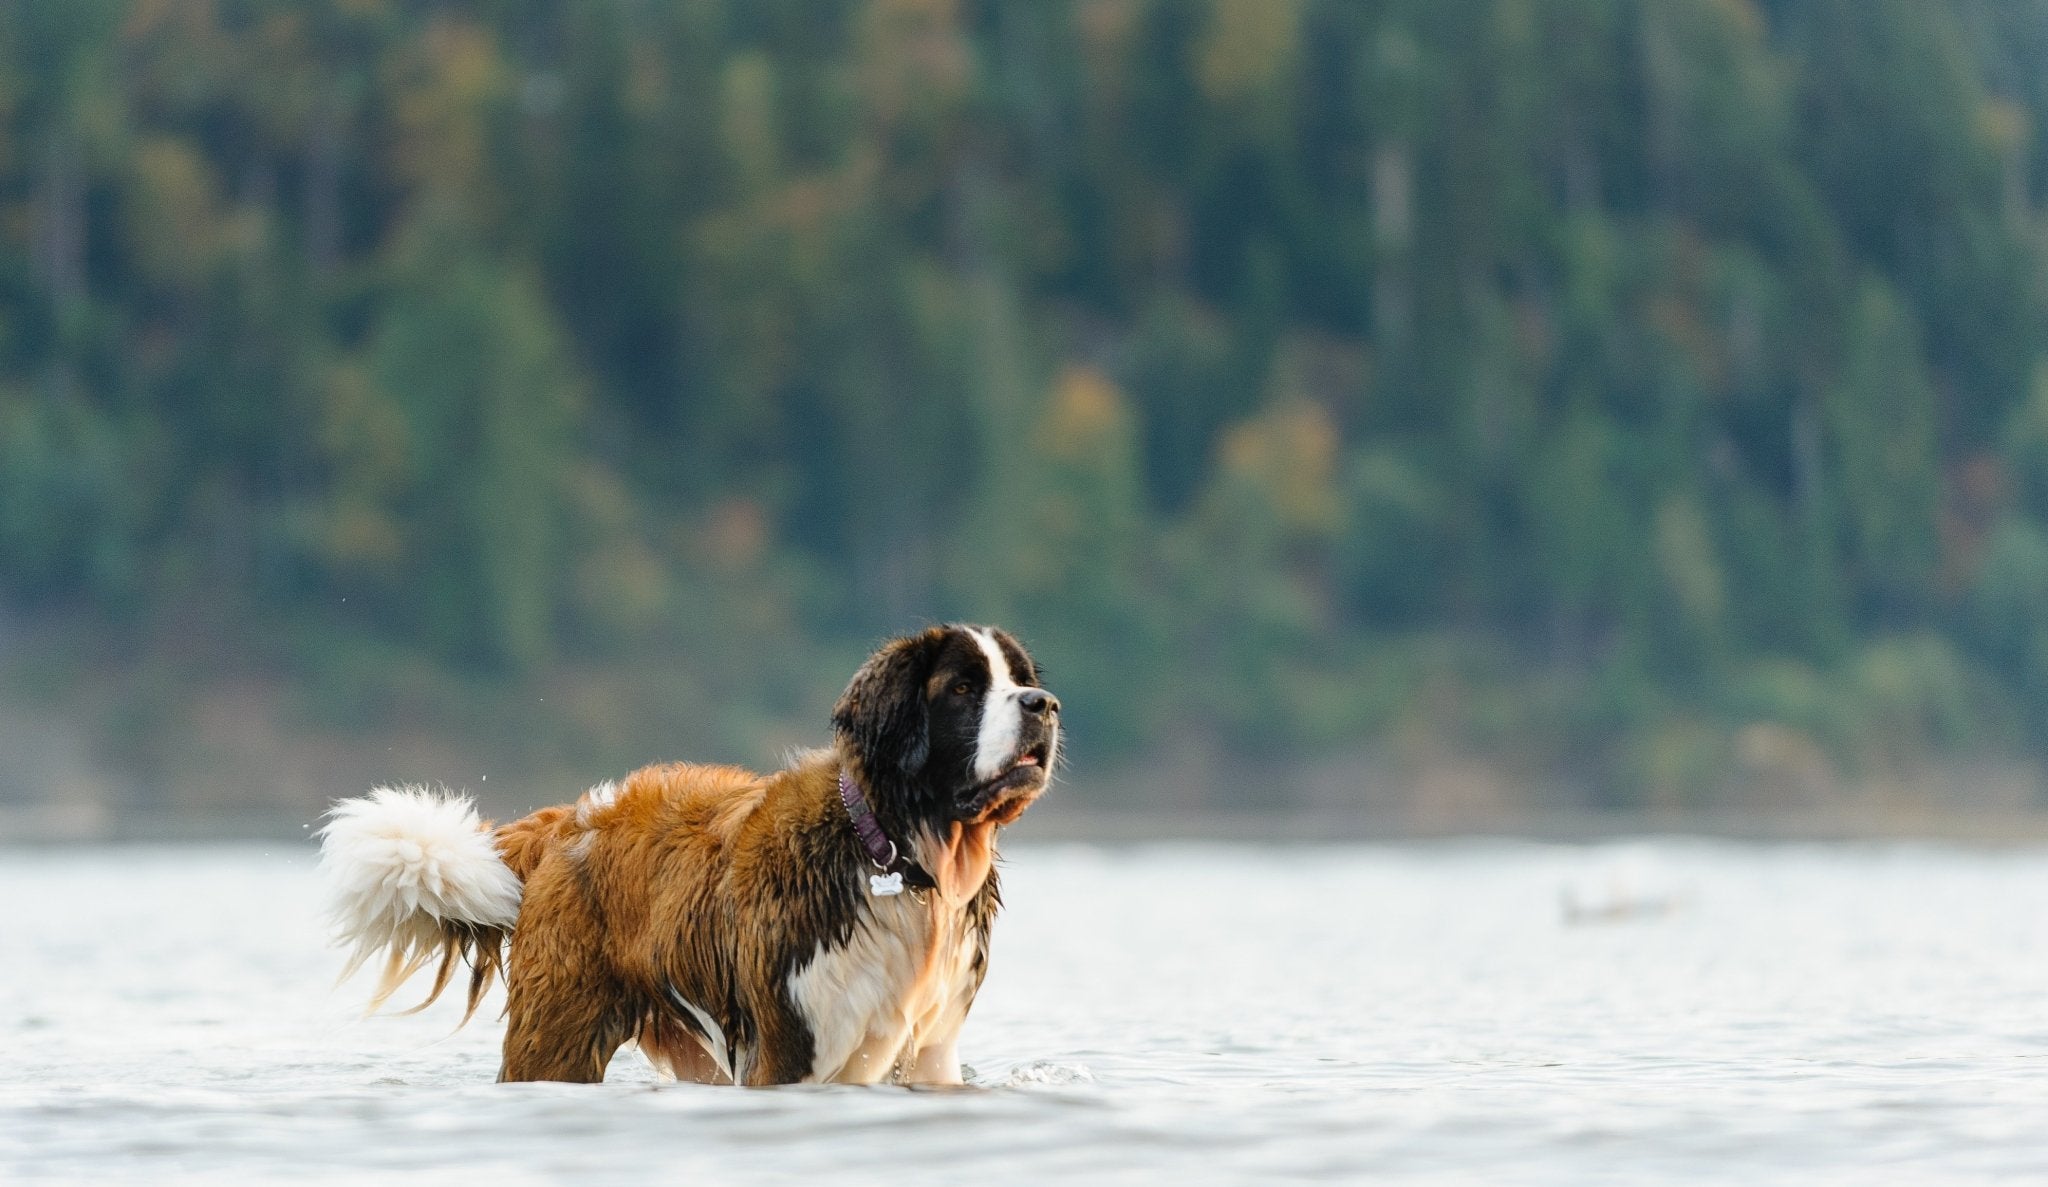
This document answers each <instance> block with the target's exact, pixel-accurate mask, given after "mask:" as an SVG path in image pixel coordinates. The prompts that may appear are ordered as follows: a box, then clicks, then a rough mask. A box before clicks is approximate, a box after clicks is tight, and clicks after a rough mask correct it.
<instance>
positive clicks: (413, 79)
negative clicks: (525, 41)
mask: <svg viewBox="0 0 2048 1187" xmlns="http://www.w3.org/2000/svg"><path fill="white" fill-rule="evenodd" d="M402 75H403V76H402V77H401V78H399V79H398V80H396V82H395V85H394V87H393V89H394V90H396V91H397V97H396V99H395V100H394V101H393V105H394V107H395V108H396V110H397V114H398V122H399V125H400V129H401V134H400V139H399V142H398V145H397V147H396V150H395V153H394V155H395V157H396V158H397V164H398V166H399V168H400V169H401V171H403V172H404V173H405V174H407V175H408V176H409V177H410V178H411V179H412V180H414V181H416V182H420V183H423V184H427V185H430V186H437V187H441V188H444V189H454V190H457V191H462V190H472V191H473V190H474V189H475V188H476V187H480V186H481V185H482V183H483V181H484V175H485V172H486V167H487V161H488V158H489V154H490V152H491V145H490V143H489V135H488V133H489V124H488V114H489V110H490V108H491V106H492V105H493V104H494V103H496V102H498V101H499V100H501V99H503V98H504V97H505V95H506V94H507V93H508V92H509V88H510V74H509V72H508V71H507V70H506V68H505V64H504V61H503V60H502V59H501V58H500V57H499V56H498V50H497V43H496V42H495V41H493V40H492V38H491V35H490V34H489V33H488V32H486V31H485V30H483V29H480V28H477V27H476V26H474V25H469V24H463V23H461V22H457V21H440V22H437V23H436V24H435V25H434V26H433V27H432V28H431V29H429V30H428V32H427V36H426V37H425V38H424V39H423V40H422V41H421V43H420V45H419V46H418V47H417V54H416V56H414V57H413V58H412V60H411V61H410V62H409V63H407V66H406V68H405V69H404V70H403V71H402Z"/></svg>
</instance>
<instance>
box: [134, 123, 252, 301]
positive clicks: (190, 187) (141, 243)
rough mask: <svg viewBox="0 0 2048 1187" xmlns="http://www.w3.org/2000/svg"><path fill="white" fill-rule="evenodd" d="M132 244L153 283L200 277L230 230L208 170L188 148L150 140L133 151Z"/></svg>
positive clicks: (173, 142)
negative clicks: (154, 278) (133, 219)
mask: <svg viewBox="0 0 2048 1187" xmlns="http://www.w3.org/2000/svg"><path fill="white" fill-rule="evenodd" d="M134 169H135V190H134V195H135V201H134V207H133V208H134V211H135V221H136V224H137V225H136V227H135V242H136V247H137V249H138V252H139V254H140V255H141V257H142V263H143V266H144V267H145V268H146V269H148V271H149V272H150V273H151V274H152V275H154V276H155V277H156V278H157V279H159V280H164V281H170V282H173V283H180V284H191V283H195V282H197V281H199V280H201V279H203V278H204V276H205V274H206V273H207V271H208V270H209V269H210V267H211V266H212V264H213V263H214V261H215V260H216V258H217V257H218V255H219V252H220V249H221V247H222V246H223V242H224V240H225V239H226V238H227V232H228V231H229V229H230V226H229V224H228V222H227V221H226V220H225V218H224V214H223V212H222V210H221V207H220V186H219V184H218V182H217V181H216V180H215V179H214V176H213V171H212V170H211V169H209V168H208V167H207V164H206V162H205V161H203V160H201V159H200V158H199V156H198V155H197V154H196V153H194V152H193V151H192V149H191V148H190V147H189V146H188V145H186V144H184V143H182V142H180V141H176V140H171V139H168V138H156V139H152V140H148V141H145V142H144V143H143V144H142V145H141V146H140V147H139V148H137V149H136V150H135V157H134Z"/></svg>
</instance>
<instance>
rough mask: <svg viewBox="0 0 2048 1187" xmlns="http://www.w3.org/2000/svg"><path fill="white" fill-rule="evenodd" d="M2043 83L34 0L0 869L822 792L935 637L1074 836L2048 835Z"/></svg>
mask: <svg viewBox="0 0 2048 1187" xmlns="http://www.w3.org/2000/svg"><path fill="white" fill-rule="evenodd" d="M2044 63H2048V0H1942V2H1939V3H1937V2H1933V0H1457V2H1452V0H1033V2H1031V3H1007V4H1006V3H998V2H996V0H467V2H464V0H442V2H427V0H411V2H408V0H62V2H61V3H59V2H43V3H16V4H4V5H0V837H15V838H20V837H31V838H32V837H59V836H76V837H107V836H112V837H122V836H159V835H167V834H173V833H181V832H182V833H183V834H185V835H194V834H207V833H212V834H222V833H243V834H248V833H258V832H266V831H269V832H283V831H292V832H296V830H297V829H298V827H299V826H300V825H301V824H302V823H304V822H305V821H308V820H311V819H312V818H313V817H314V815H315V814H316V813H317V812H318V811H319V810H320V809H321V808H322V807H323V806H324V805H325V803H326V802H327V801H328V800H329V799H331V798H334V797H337V796H341V795H346V794H351V793H355V792H358V791H360V790H361V789H363V788H365V787H367V786H368V785H369V784H371V783H372V782H378V781H389V780H400V779H405V780H419V781H435V782H441V783H446V784H448V785H449V786H452V787H457V788H463V789H467V790H469V791H472V792H475V793H478V794H479V795H480V796H481V797H482V798H483V799H484V801H485V804H486V807H487V808H489V809H490V810H492V811H493V812H496V813H499V814H505V813H513V812H518V811H523V810H525V809H526V808H528V807H531V806H534V805H537V804H543V803H551V802H557V801H560V800H563V799H566V798H569V797H571V796H573V795H574V794H576V793H577V792H578V791H579V790H580V789H582V788H583V787H585V786H588V785H589V784H590V783H592V782H594V781H596V780H598V779H600V778H603V777H606V776H610V775H615V774H618V773H620V772H622V771H623V770H626V769H628V768H630V767H632V766H635V765H638V764H640V763H642V762H645V761H649V760H653V759H662V758H692V759H704V760H719V761H733V762H741V763H746V764H750V765H772V764H775V763H778V762H779V761H780V760H781V756H782V754H783V752H784V750H785V749H786V748H787V747H789V746H792V745H800V744H815V743H819V742H822V741H824V740H825V738H826V736H827V727H826V721H825V717H826V713H827V710H828V707H829V705H830V703H831V700H832V698H833V697H834V695H835V694H836V693H837V691H838V690H839V688H840V687H841V686H842V685H843V684H844V682H845V680H846V678H847V677H848V676H849V675H850V674H851V672H852V670H853V667H854V666H855V665H856V664H857V663H858V662H859V660H860V659H861V658H862V657H863V656H864V655H865V654H866V652H867V651H868V649H869V648H870V647H871V646H873V645H874V644H875V643H876V642H877V641H878V640H880V639H881V638H883V637H885V636H887V635H890V634H894V633H900V632H903V631H906V630H911V629H915V628H917V627H919V626H921V625H923V624H925V623H927V622H929V621H933V620H942V619H949V618H966V619H972V620H982V621H993V622H998V623H1002V624H1005V625H1007V626H1010V627H1011V628H1013V629H1015V630H1016V631H1018V632H1019V633H1020V634H1021V635H1022V636H1023V637H1024V638H1025V640H1026V641H1027V642H1028V643H1029V644H1030V645H1031V646H1032V647H1033V649H1034V650H1035V651H1036V652H1037V654H1038V655H1039V656H1040V658H1041V659H1042V660H1043V661H1044V664H1045V666H1046V668H1047V669H1048V673H1049V676H1048V679H1049V683H1051V684H1052V685H1053V686H1054V687H1055V688H1056V689H1057V690H1058V691H1059V692H1060V693H1061V695H1062V697H1063V698H1064V700H1065V702H1066V704H1067V706H1068V708H1069V727H1070V752H1071V756H1072V766H1071V768H1070V781H1069V783H1068V786H1067V787H1066V788H1065V789H1064V790H1063V791H1062V792H1061V794H1060V795H1059V796H1058V797H1057V798H1056V799H1055V800H1053V801H1048V803H1047V805H1046V806H1044V807H1043V808H1041V809H1040V810H1039V812H1037V813H1034V818H1036V817H1039V816H1040V815H1041V814H1048V813H1049V814H1051V815H1052V817H1053V818H1054V820H1055V821H1057V820H1058V819H1059V818H1060V816H1061V814H1063V813H1064V814H1066V818H1067V819H1068V820H1070V821H1082V820H1084V819H1093V818H1089V817H1087V814H1088V813H1095V814H1097V818H1100V819H1102V820H1109V819H1119V820H1123V821H1125V822H1126V823H1127V824H1128V826H1129V827H1131V828H1135V829H1137V830H1140V831H1143V830H1145V829H1159V830H1166V831H1171V830H1174V829H1180V828H1191V827H1195V826H1194V824H1193V823H1191V822H1198V821H1201V820H1205V819H1208V820H1220V821H1227V822H1242V821H1244V820H1246V819H1249V818H1252V817H1254V816H1256V817H1259V818H1263V819H1266V820H1283V821H1296V822H1301V821H1309V822H1313V823H1312V827H1313V828H1314V829H1317V830H1329V831H1341V830H1343V829H1346V828H1355V829H1358V830H1360V831H1361V832H1364V833H1368V834H1369V833H1372V832H1374V831H1385V832H1401V831H1410V832H1412V831H1429V830H1459V829H1519V828H1540V827H1543V822H1545V821H1560V820H1564V821H1572V820H1580V821H1583V820H1588V819H1629V820H1640V821H1649V822H1653V823H1656V822H1661V823H1665V824H1673V823H1676V824H1685V825H1695V826H1705V827H1726V828H1738V829H1740V828H1756V829H1762V830H1769V829H1771V828H1774V827H1779V826H1781V825H1782V826H1785V827H1795V826H1796V827H1806V828H1812V827H1828V828H1836V827H1839V828H1845V829H1887V830H1908V831H1910V830H1923V829H1924V830H1930V831H1939V830H1944V829H1949V828H1953V827H1956V822H1958V821H1977V822H1992V823H1990V824H1989V825H1987V826H1986V827H1990V828H1993V829H1996V830H2004V829H2009V828H2024V827H2028V824H2027V822H2029V821H2032V820H2034V819H2036V817H2035V815H2034V814H2035V813H2036V812H2038V811H2040V810H2041V809H2042V808H2043V807H2044V806H2048V784H2044V779H2043V771H2042V765H2041V761H2042V758H2043V755H2044V748H2048V318H2044V314H2048V292H2044V284H2043V280H2044V264H2048V248H2044V230H2048V70H2044V69H2043V68H2042V66H2043V64H2044ZM1130 822H1135V823H1130ZM1774 822H1775V823H1774ZM1785 822H1804V823H1799V824H1796V825H1788V824H1786V823H1785ZM1815 822H1822V823H1821V824H1819V825H1816V824H1815ZM1236 826H1237V824H1236V823H1233V824H1230V825H1228V826H1227V827H1236ZM1027 827H1029V824H1028V822H1027Z"/></svg>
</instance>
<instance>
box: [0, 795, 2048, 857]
mask: <svg viewBox="0 0 2048 1187" xmlns="http://www.w3.org/2000/svg"><path fill="white" fill-rule="evenodd" d="M318 827H319V821H318V820H315V819H300V818H298V817H295V816H287V815H283V814H275V813H258V812H242V813H235V814H233V815H225V816H217V815H183V814H176V815H169V814H155V813H151V814H117V813H107V812H103V811H99V810H83V809H74V808H64V807H58V806H54V805H32V806H25V807H8V808H4V809H0V848H17V849H19V848H32V847H41V846H66V845H147V844H156V843H163V844H194V845H197V844H208V843H260V842H281V841H291V842H295V843H304V844H305V845H307V847H308V849H310V847H311V840H310V838H311V836H312V833H313V830H314V829H316V828H318ZM1648 837H1697V838H1704V839H1712V840H1729V841H1756V842H1776V843H1826V842H1884V841H1900V842H1911V841H1928V842H1940V843H1953V844H1967V845H1991V846H2000V845H2041V844H2048V811H2041V812H1952V813H1947V814H1922V813H1918V812H1904V811H1900V812H1890V813H1857V812H1801V813H1768V814H1760V813H1738V812H1685V813H1659V812H1584V811H1548V812H1531V813H1505V814H1499V815H1493V816H1485V817H1477V818H1469V819H1456V820H1450V819H1445V820H1427V819H1397V818H1392V817H1387V816H1381V815H1377V814H1367V813H1342V812H1295V813H1279V814H1252V813H1235V812H1214V811H1210V812H1203V811H1195V812H1190V811H1185V810H1172V811H1158V812H1145V811H1103V810H1100V809H1094V808H1077V807H1064V806H1054V805H1044V806H1041V807H1040V808H1039V809H1038V810H1037V811H1035V812H1033V813H1032V814H1031V815H1029V816H1027V817H1025V819H1024V820H1023V821H1022V822H1020V823H1019V824H1018V825H1016V826H1015V827H1014V828H1012V829H1011V830H1010V832H1009V838H1008V839H1009V840H1010V841H1011V843H1013V844H1017V845H1040V844H1056V845H1063V844H1089V843H1096V844H1106V845H1137V844H1147V843H1154V842H1164V843H1172V842H1197V843H1200V842H1245V843H1252V844H1274V845H1317V844H1369V843H1373V842H1386V843H1409V842H1430V841H1457V840H1482V839H1498V840H1513V841H1529V842H1536V843H1552V844H1573V843H1591V842H1600V841H1615V840H1626V839H1630V838H1648Z"/></svg>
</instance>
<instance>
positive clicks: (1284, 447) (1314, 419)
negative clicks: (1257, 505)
mask: <svg viewBox="0 0 2048 1187" xmlns="http://www.w3.org/2000/svg"><path fill="white" fill-rule="evenodd" d="M1339 444H1340V443H1339V441H1338V437H1337V426H1336V425H1335V424H1333V423H1332V422H1331V420H1330V415H1329V413H1327V412H1325V411H1324V410H1323V408H1322V406H1321V405H1318V404H1314V403H1311V402H1309V401H1307V400H1291V401H1288V402H1286V403H1284V404H1281V405H1278V406H1276V407H1274V408H1271V409H1268V410H1267V411H1266V412H1265V413H1263V414H1261V415H1260V416H1258V417H1256V418H1255V419H1253V420H1250V421H1247V422H1245V423H1244V424H1241V425H1238V426H1236V427H1235V428H1233V429H1231V430H1230V431H1229V432H1228V433H1226V434H1224V437H1223V450H1222V458H1221V461H1222V468H1223V475H1224V480H1225V481H1226V482H1228V483H1230V484H1232V485H1235V486H1240V487H1243V488H1249V489H1252V490H1255V491H1257V492H1259V494H1260V495H1262V496H1263V497H1264V499H1265V501H1266V502H1267V504H1268V505H1269V506H1270V507H1271V508H1272V509H1273V511H1274V513H1275V514H1276V515H1277V516H1278V517H1279V519H1280V526H1281V527H1282V529H1283V530H1287V531H1291V532H1301V533H1306V534H1311V535H1320V534H1325V533H1328V532H1331V531H1334V530H1336V528H1337V525H1338V521H1339V518H1340V516H1341V514H1342V512H1341V500H1340V499H1339V497H1338V493H1337V482H1336V479H1337V456H1338V447H1339Z"/></svg>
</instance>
